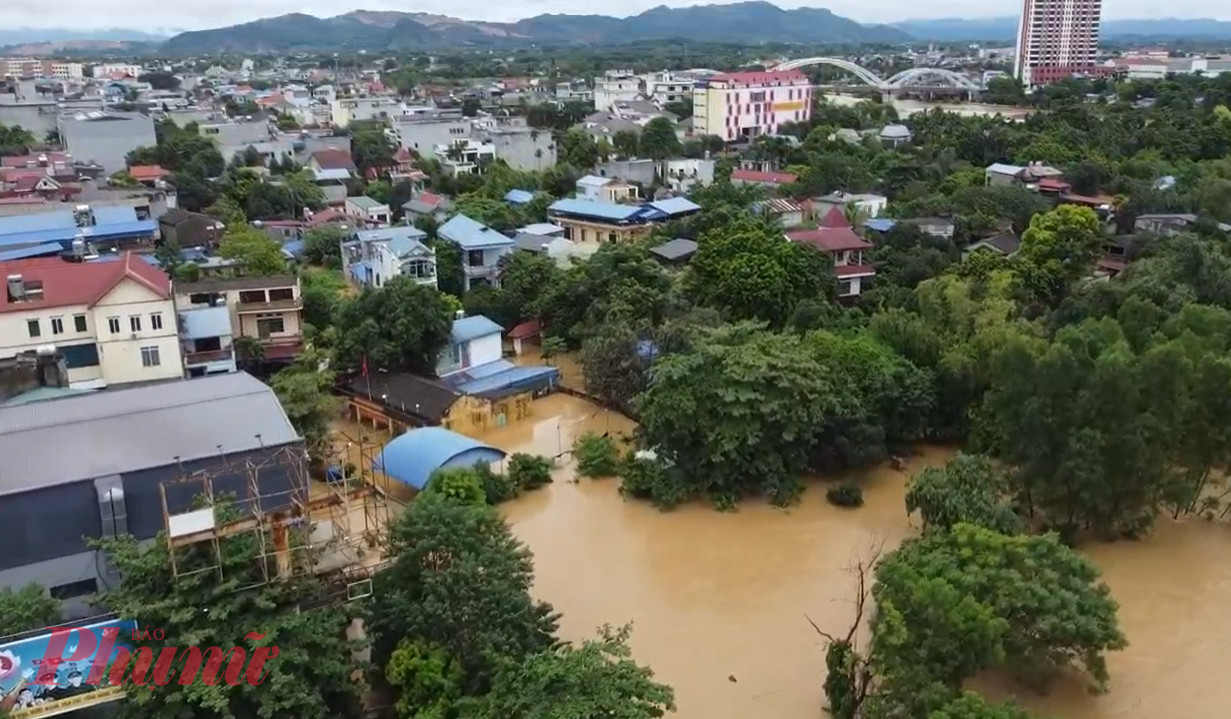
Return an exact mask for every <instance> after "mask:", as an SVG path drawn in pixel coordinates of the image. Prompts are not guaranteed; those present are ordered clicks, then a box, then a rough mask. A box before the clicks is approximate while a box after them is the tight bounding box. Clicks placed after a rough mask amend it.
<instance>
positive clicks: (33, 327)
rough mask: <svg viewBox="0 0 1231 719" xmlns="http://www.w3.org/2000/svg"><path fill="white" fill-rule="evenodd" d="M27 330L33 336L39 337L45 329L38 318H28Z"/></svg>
mask: <svg viewBox="0 0 1231 719" xmlns="http://www.w3.org/2000/svg"><path fill="white" fill-rule="evenodd" d="M26 331H27V332H29V333H30V336H31V337H39V336H41V335H42V334H43V330H42V329H41V328H39V326H38V320H26Z"/></svg>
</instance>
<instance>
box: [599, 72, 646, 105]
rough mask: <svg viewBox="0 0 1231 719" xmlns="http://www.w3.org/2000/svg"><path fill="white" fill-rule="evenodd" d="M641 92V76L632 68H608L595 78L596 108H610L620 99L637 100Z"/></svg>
mask: <svg viewBox="0 0 1231 719" xmlns="http://www.w3.org/2000/svg"><path fill="white" fill-rule="evenodd" d="M640 94H641V78H640V77H637V75H635V74H633V71H632V70H608V71H607V72H604V73H603V75H602V77H596V78H594V109H595V110H598V111H599V112H603V111H605V110H610V109H611V106H612V105H614V104H615V103H616V102H617V101H620V100H636V99H637V96H638V95H640Z"/></svg>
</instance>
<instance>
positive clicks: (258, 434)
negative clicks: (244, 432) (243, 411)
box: [252, 432, 265, 449]
mask: <svg viewBox="0 0 1231 719" xmlns="http://www.w3.org/2000/svg"><path fill="white" fill-rule="evenodd" d="M252 436H253V437H256V443H257V444H259V445H261V449H265V441H264V440H262V439H261V433H260V432H257V433H256V434H254V435H252Z"/></svg>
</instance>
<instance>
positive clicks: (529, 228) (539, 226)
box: [517, 222, 564, 235]
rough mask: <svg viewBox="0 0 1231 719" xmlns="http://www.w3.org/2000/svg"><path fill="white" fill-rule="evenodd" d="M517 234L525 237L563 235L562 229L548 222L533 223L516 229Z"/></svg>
mask: <svg viewBox="0 0 1231 719" xmlns="http://www.w3.org/2000/svg"><path fill="white" fill-rule="evenodd" d="M517 232H518V234H521V233H525V234H527V235H563V234H564V228H563V227H561V226H559V225H553V224H551V223H550V222H535V223H533V224H529V225H526V226H525V227H519V228H517Z"/></svg>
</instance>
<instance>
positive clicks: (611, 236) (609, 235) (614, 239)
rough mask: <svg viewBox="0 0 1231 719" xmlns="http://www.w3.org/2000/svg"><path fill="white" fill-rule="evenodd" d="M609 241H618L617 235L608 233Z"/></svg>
mask: <svg viewBox="0 0 1231 719" xmlns="http://www.w3.org/2000/svg"><path fill="white" fill-rule="evenodd" d="M607 241H608V242H615V241H616V234H615V233H614V232H608V233H607Z"/></svg>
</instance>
